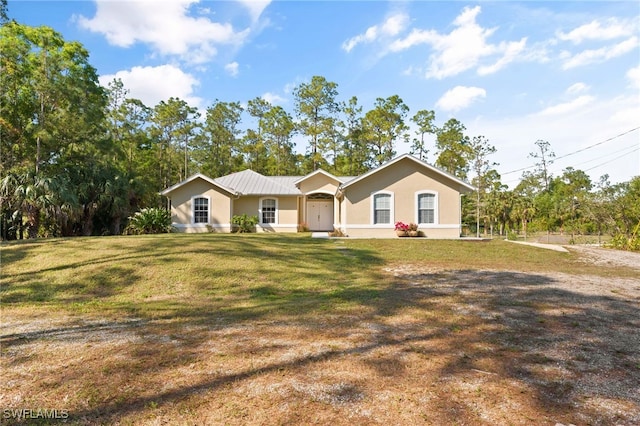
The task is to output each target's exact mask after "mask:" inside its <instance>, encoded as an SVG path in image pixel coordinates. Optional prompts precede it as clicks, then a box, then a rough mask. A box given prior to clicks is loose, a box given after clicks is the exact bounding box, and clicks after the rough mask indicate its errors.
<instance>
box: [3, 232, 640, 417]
mask: <svg viewBox="0 0 640 426" xmlns="http://www.w3.org/2000/svg"><path fill="white" fill-rule="evenodd" d="M1 262H2V278H1V285H2V287H1V293H0V294H1V296H2V299H1V303H2V305H1V306H2V311H1V313H2V324H1V330H2V336H1V343H2V358H1V363H2V364H1V366H2V372H1V374H2V377H1V379H2V383H3V385H2V386H3V389H2V392H1V394H0V406H1V407H2V408H3V409H4V410H5V411H3V412H2V413H0V417H2V418H0V422H3V424H12V423H15V422H17V419H16V417H18V416H17V415H15V413H14V412H11V413H8V412H7V409H9V410H20V409H26V410H33V411H32V412H30V415H31V416H33V413H34V412H36V413H37V411H36V410H38V409H40V410H43V409H46V410H54V409H55V410H61V412H56V413H57V414H62V415H63V416H64V417H68V418H66V419H65V420H66V422H67V423H68V424H115V423H117V424H338V425H339V424H352V423H354V422H355V423H357V424H380V423H387V424H443V423H446V424H531V423H532V422H533V423H537V424H555V423H556V422H561V423H574V424H586V423H591V424H599V423H608V422H619V424H626V423H625V422H629V424H631V422H633V421H636V420H637V421H640V408H639V406H638V404H639V403H640V397H639V396H638V394H637V388H636V391H635V393H634V392H633V391H627V390H622V391H615V392H614V391H613V390H611V389H609V388H608V387H607V386H608V385H607V384H606V383H600V382H599V381H600V380H604V381H607V380H616V378H618V379H620V380H626V381H629V380H630V381H631V382H630V383H628V385H629V386H633V384H634V383H635V384H640V358H638V352H639V351H638V349H640V348H638V340H639V339H638V331H637V330H638V326H639V325H640V324H639V323H638V320H637V318H638V316H639V314H640V310H638V299H637V297H636V298H634V297H635V296H634V297H630V294H632V293H629V292H631V291H636V290H640V285H639V281H638V278H639V277H638V271H637V270H634V269H631V268H624V267H615V268H603V267H602V266H601V265H600V266H596V265H594V264H589V263H585V262H582V261H580V259H578V257H577V255H576V254H575V253H558V252H554V251H548V250H542V249H537V248H532V247H527V246H521V245H515V244H511V243H507V242H504V241H492V242H477V241H432V240H428V239H394V240H355V239H354V240H349V239H338V240H321V239H312V238H310V237H309V235H308V234H296V235H255V234H253V235H246V234H245V235H215V234H206V235H202V234H201V235H183V234H181V235H177V234H171V235H156V236H136V237H133V236H130V237H103V238H75V239H58V240H46V241H27V242H16V243H10V244H6V243H5V244H3V245H2V253H1ZM608 280H615V282H616V283H618V285H616V286H612V287H611V288H605V289H602V288H600V287H598V291H597V292H596V293H593V292H583V291H578V290H576V289H573V288H572V282H574V283H578V282H580V283H583V284H584V283H585V282H588V283H589V285H592V286H598V285H599V283H603V282H604V283H606V282H607V281H608ZM634 285H635V287H633V286H634ZM633 294H635V293H633ZM633 318H636V319H635V320H634V319H633ZM605 326H606V327H605ZM603 327H605V328H603ZM607 334H608V335H609V336H606V335H607ZM611 336H613V337H619V338H620V339H621V340H620V344H617V345H615V347H611V348H607V347H606V345H603V342H604V341H605V340H606V341H609V340H608V338H609V337H611ZM625 336H626V337H625ZM605 338H606V339H605ZM591 357H596V358H597V361H598V363H596V364H594V363H593V362H591V361H590V359H591ZM595 368H600V369H602V368H605V370H600V371H596V370H595ZM599 383H600V384H599ZM603 407H605V408H603ZM23 414H24V413H23ZM56 421H59V420H45V419H42V418H39V419H28V420H27V423H29V424H31V423H34V422H35V423H38V424H39V423H43V424H44V423H48V422H51V423H55V422H56Z"/></svg>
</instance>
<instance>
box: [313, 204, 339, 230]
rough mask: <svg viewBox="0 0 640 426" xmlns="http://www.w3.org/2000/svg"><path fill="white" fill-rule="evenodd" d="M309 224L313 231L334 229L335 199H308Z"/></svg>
mask: <svg viewBox="0 0 640 426" xmlns="http://www.w3.org/2000/svg"><path fill="white" fill-rule="evenodd" d="M307 224H308V225H309V230H311V231H333V201H332V200H313V201H308V202H307Z"/></svg>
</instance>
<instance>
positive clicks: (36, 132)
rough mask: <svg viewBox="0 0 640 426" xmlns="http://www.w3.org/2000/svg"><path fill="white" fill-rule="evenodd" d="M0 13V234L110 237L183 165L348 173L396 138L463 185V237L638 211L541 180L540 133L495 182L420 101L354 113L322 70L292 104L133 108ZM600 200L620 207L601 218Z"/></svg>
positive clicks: (619, 190) (609, 219)
mask: <svg viewBox="0 0 640 426" xmlns="http://www.w3.org/2000/svg"><path fill="white" fill-rule="evenodd" d="M1 11H2V14H1V15H0V18H2V19H1V21H2V26H1V27H0V75H1V76H2V81H1V84H0V150H1V161H0V173H1V176H0V225H1V230H0V231H1V236H2V239H14V238H27V237H28V238H34V237H37V236H41V237H42V236H44V237H46V236H68V235H95V234H119V233H121V232H122V229H123V227H124V226H125V224H126V220H127V218H128V217H129V216H131V215H132V214H133V213H134V212H135V211H137V210H139V209H141V208H143V207H151V206H158V207H161V206H163V205H164V202H165V201H164V200H163V199H162V198H161V197H160V196H159V195H158V194H159V192H160V191H161V190H163V189H164V188H166V187H168V186H170V185H173V184H175V183H177V182H180V181H181V180H183V179H185V178H187V177H188V176H190V175H192V174H194V173H197V172H201V173H204V174H206V175H208V176H210V177H213V178H215V177H219V176H222V175H226V174H229V173H233V172H236V171H240V170H244V169H247V168H250V169H253V170H255V171H257V172H259V173H262V174H265V175H304V174H306V173H309V172H311V171H313V170H316V169H318V168H323V169H324V170H326V171H328V172H330V173H333V174H335V175H339V176H355V175H359V174H362V173H365V172H366V171H368V170H370V169H371V168H373V167H377V166H379V165H380V164H383V163H384V162H386V161H388V160H390V159H392V158H394V157H395V156H396V154H397V149H398V146H399V144H407V145H408V146H410V150H411V153H412V154H413V155H415V156H416V157H418V158H420V159H422V160H425V161H428V160H429V154H430V153H431V152H433V162H434V164H435V165H436V166H437V167H439V168H441V169H442V170H444V171H446V172H448V173H450V174H452V175H454V176H456V177H458V178H460V179H463V180H471V181H472V183H473V184H474V185H475V186H476V187H477V189H478V190H477V192H476V193H475V194H474V196H473V197H466V198H465V200H464V213H465V221H466V222H467V223H468V224H469V225H470V227H472V228H474V229H475V231H476V234H477V235H480V232H481V230H482V232H483V233H491V232H495V233H505V232H507V230H509V231H512V232H513V231H517V232H524V233H526V232H527V231H528V230H531V231H533V230H540V229H544V230H557V229H559V230H562V231H564V230H565V229H571V230H580V232H582V231H593V232H596V231H597V232H607V231H610V230H612V229H614V230H616V231H617V232H627V233H628V232H631V229H632V225H633V223H634V221H636V222H637V221H638V219H637V217H638V215H637V212H636V209H634V206H635V205H637V204H639V203H635V204H634V203H633V201H634V199H633V196H636V195H637V194H636V195H633V194H635V192H634V191H635V190H636V187H637V184H635V183H634V181H632V182H629V183H628V184H627V185H617V186H616V185H607V184H606V179H605V180H603V181H602V182H601V183H599V184H598V185H594V184H592V183H591V182H590V181H589V180H588V177H587V176H586V174H585V173H584V172H580V171H579V170H573V169H571V170H569V169H568V170H566V171H565V174H563V175H562V176H559V177H553V176H551V175H550V174H549V173H548V170H549V167H548V166H549V164H550V163H551V162H552V161H553V152H552V150H551V147H550V144H549V143H548V142H545V141H537V142H536V143H535V146H536V147H537V148H538V150H537V151H534V152H533V153H532V154H531V158H532V159H533V160H535V161H536V164H537V168H536V171H535V172H531V173H526V174H525V175H524V176H523V180H522V182H521V184H520V185H518V187H516V188H515V189H514V190H512V191H509V190H508V189H507V188H506V186H504V185H503V184H502V183H501V182H500V176H499V174H498V173H497V172H496V170H495V168H494V166H495V165H496V164H495V163H494V162H492V161H491V159H490V156H491V155H492V154H493V153H495V151H496V150H495V147H493V146H492V145H491V144H490V141H489V140H487V139H486V138H484V137H483V136H469V135H467V133H466V128H465V126H464V125H463V124H462V123H461V122H460V121H458V120H456V119H455V118H451V119H449V120H447V121H446V122H444V123H443V124H442V125H440V126H439V125H437V122H436V116H435V113H434V111H430V110H420V111H417V112H415V113H414V114H412V115H410V114H409V113H410V108H409V107H408V106H407V105H406V104H405V103H404V102H403V100H402V99H401V98H400V97H399V96H398V95H391V96H388V97H379V98H377V99H376V100H375V102H374V104H373V107H372V108H371V109H370V110H367V111H365V109H364V107H363V106H362V105H360V103H359V100H358V98H357V97H355V96H352V97H350V98H348V100H347V101H341V100H340V97H339V86H338V84H337V83H335V82H331V81H328V80H327V79H325V78H324V77H322V76H314V77H313V78H312V79H311V81H309V82H305V83H301V84H300V85H299V86H298V87H296V88H295V89H294V91H293V96H294V111H293V113H290V112H289V111H287V110H285V109H284V108H283V107H281V106H278V105H272V104H270V103H269V102H267V101H266V100H264V99H262V98H255V99H250V100H247V101H246V102H245V103H242V102H240V101H231V102H230V101H222V100H215V101H214V102H213V103H212V104H211V105H210V106H208V107H207V108H206V109H205V110H204V111H199V110H198V109H197V108H194V107H193V106H190V105H189V104H188V103H187V102H186V101H184V100H182V99H178V98H170V99H167V100H163V101H161V102H159V103H158V104H157V105H152V106H151V105H145V104H144V103H143V102H142V101H141V100H139V99H135V98H132V97H131V96H130V95H129V92H128V91H127V89H126V88H125V87H124V85H123V83H122V81H120V80H114V81H112V82H110V83H109V84H108V86H107V87H101V86H100V85H99V84H98V76H97V72H96V70H95V69H94V68H93V67H92V66H91V64H90V63H89V53H88V52H87V51H86V49H84V47H83V46H82V45H80V44H79V43H77V42H68V41H65V40H64V39H63V38H62V36H61V35H60V34H58V33H57V32H56V31H54V30H53V29H51V28H48V27H29V26H26V25H21V24H19V23H16V22H15V21H11V20H9V19H8V17H7V16H6V7H3V8H2V9H1ZM408 117H410V118H408ZM411 128H413V129H415V130H414V131H413V133H414V134H413V138H412V135H411ZM296 137H297V138H298V140H300V139H302V140H304V141H305V146H304V147H299V148H304V150H302V149H296V144H295V143H294V139H295V138H296ZM629 194H632V195H629ZM629 196H631V197H632V200H631V201H629V200H627V198H625V197H629ZM612 203H613V204H616V205H623V204H624V205H625V206H628V207H626V210H624V211H620V212H619V213H615V214H614V213H613V212H614V210H615V209H612V208H611V204H612ZM607 214H608V216H607Z"/></svg>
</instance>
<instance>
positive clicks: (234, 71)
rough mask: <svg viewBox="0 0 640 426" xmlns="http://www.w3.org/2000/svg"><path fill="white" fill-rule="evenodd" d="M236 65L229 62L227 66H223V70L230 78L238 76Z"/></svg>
mask: <svg viewBox="0 0 640 426" xmlns="http://www.w3.org/2000/svg"><path fill="white" fill-rule="evenodd" d="M238 67H239V65H238V63H237V62H231V63H228V64H227V65H225V66H224V70H225V71H226V72H227V74H229V75H230V76H231V77H236V76H237V75H238V72H239V70H238Z"/></svg>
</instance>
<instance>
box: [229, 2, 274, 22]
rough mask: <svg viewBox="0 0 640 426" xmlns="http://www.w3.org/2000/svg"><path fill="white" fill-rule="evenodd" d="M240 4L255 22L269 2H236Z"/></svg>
mask: <svg viewBox="0 0 640 426" xmlns="http://www.w3.org/2000/svg"><path fill="white" fill-rule="evenodd" d="M237 1H238V2H240V3H241V4H242V5H243V6H244V7H245V8H247V10H248V11H249V14H250V15H251V19H252V20H253V21H254V22H255V21H257V20H258V19H259V18H260V15H262V12H263V11H264V10H265V9H266V8H267V6H269V4H270V3H271V0H237Z"/></svg>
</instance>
